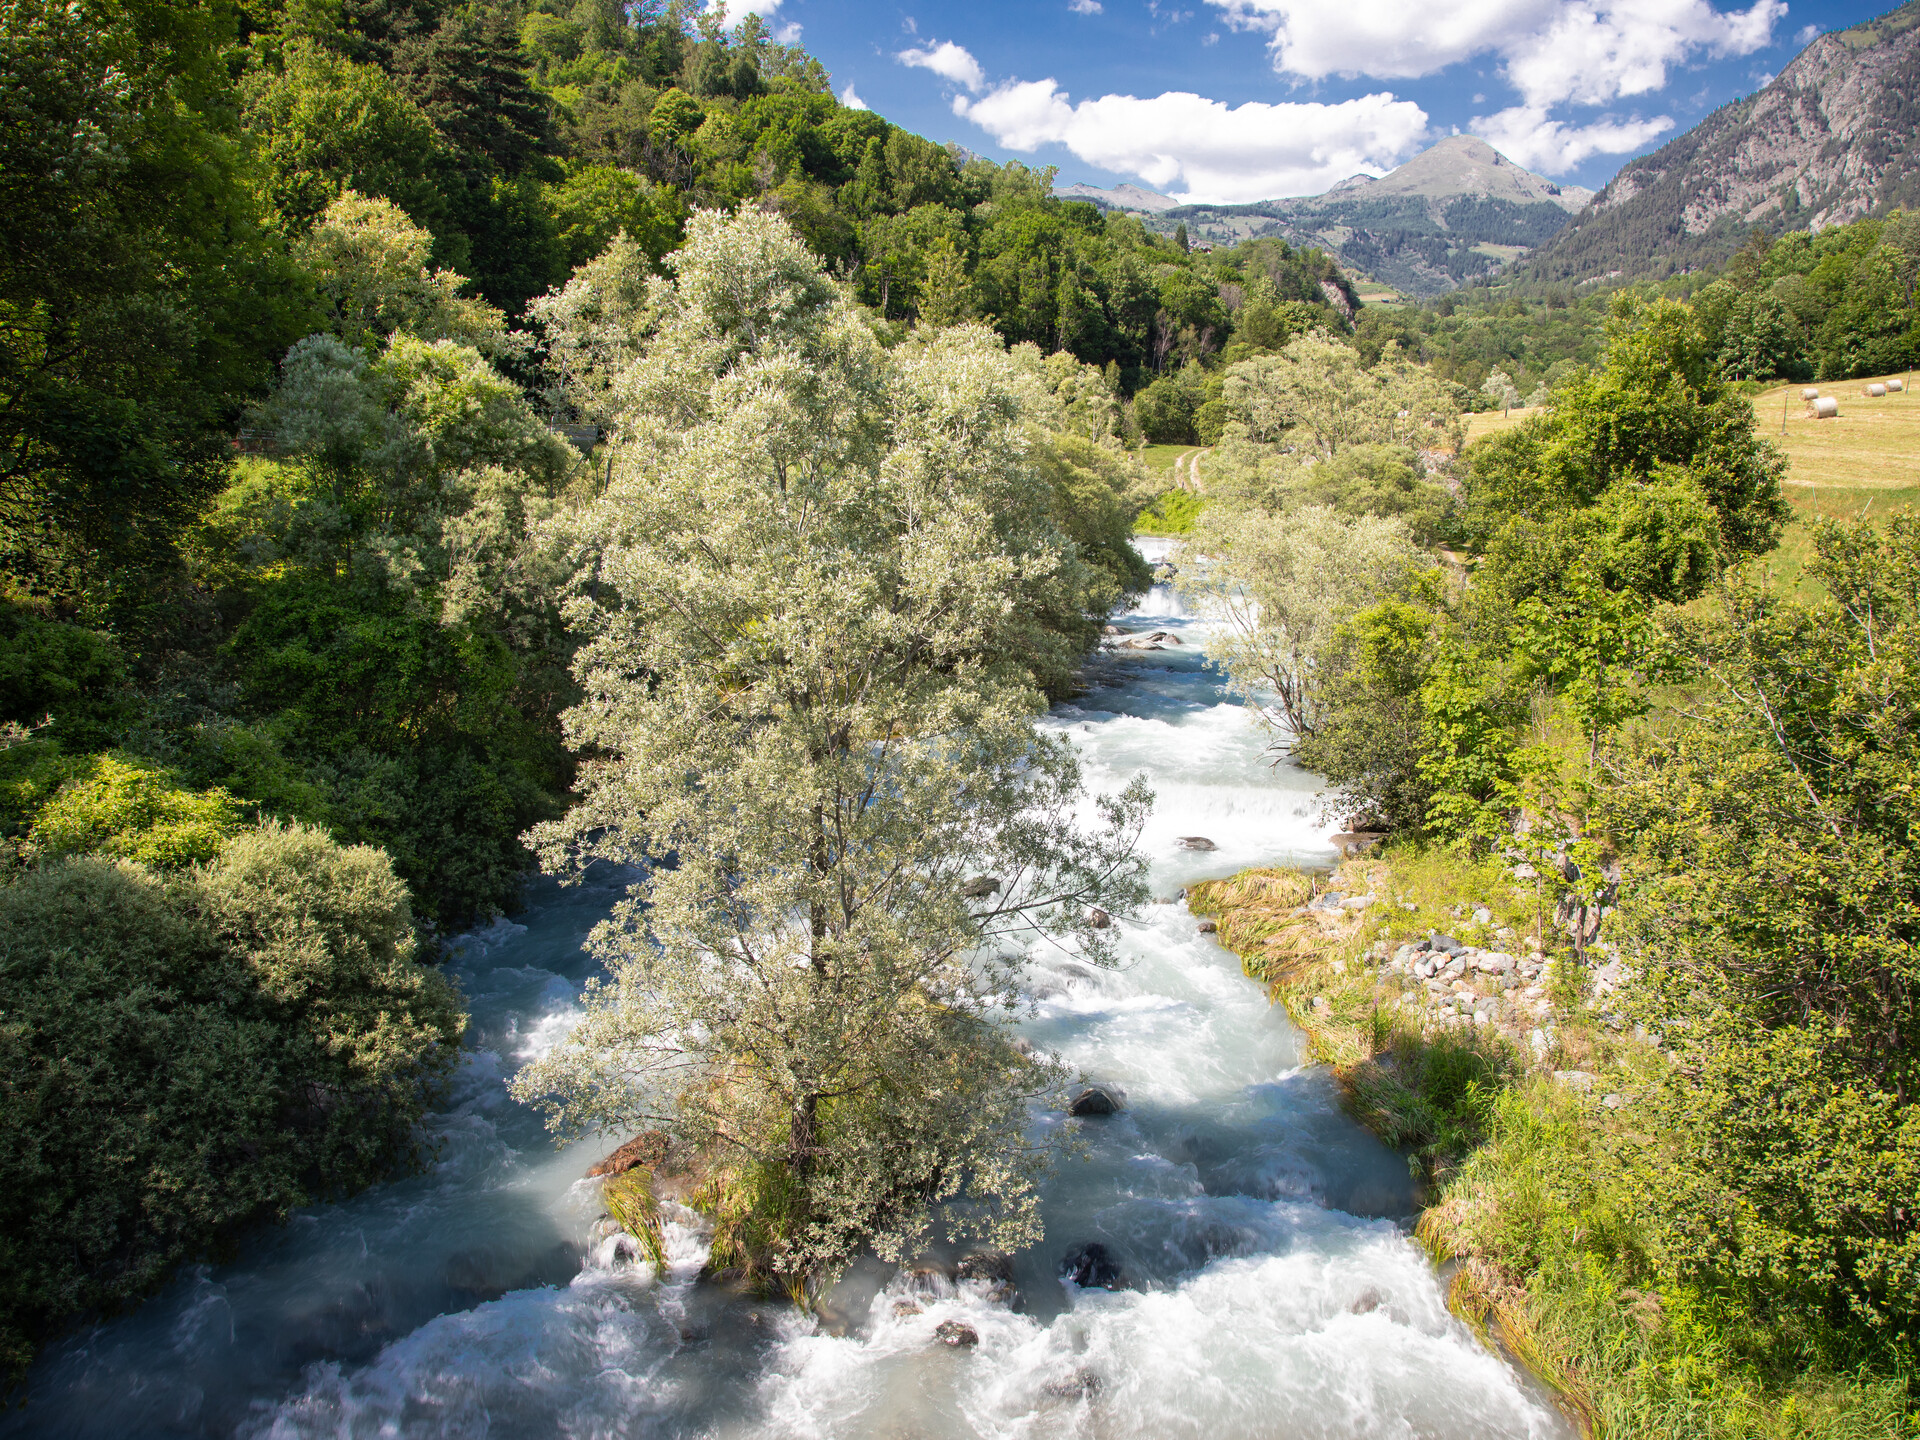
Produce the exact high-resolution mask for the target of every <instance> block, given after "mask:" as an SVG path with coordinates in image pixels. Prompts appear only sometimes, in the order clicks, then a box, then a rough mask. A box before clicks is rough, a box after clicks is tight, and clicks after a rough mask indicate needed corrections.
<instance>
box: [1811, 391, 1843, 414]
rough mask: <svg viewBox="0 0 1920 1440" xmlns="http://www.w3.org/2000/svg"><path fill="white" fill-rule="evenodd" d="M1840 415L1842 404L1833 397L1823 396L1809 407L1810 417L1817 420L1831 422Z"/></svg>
mask: <svg viewBox="0 0 1920 1440" xmlns="http://www.w3.org/2000/svg"><path fill="white" fill-rule="evenodd" d="M1839 413H1840V402H1839V401H1838V400H1836V399H1834V398H1833V396H1831V395H1822V396H1821V397H1820V398H1819V399H1818V400H1814V401H1811V402H1809V404H1808V405H1807V414H1808V416H1809V417H1811V418H1812V419H1815V420H1831V419H1833V418H1834V417H1836V416H1837V415H1839Z"/></svg>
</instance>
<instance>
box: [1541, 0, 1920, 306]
mask: <svg viewBox="0 0 1920 1440" xmlns="http://www.w3.org/2000/svg"><path fill="white" fill-rule="evenodd" d="M1916 134H1920V0H1913V3H1910V4H1907V5H1904V6H1902V7H1901V8H1900V9H1898V10H1895V11H1892V12H1891V13H1889V14H1887V15H1883V16H1881V17H1880V18H1879V19H1877V20H1872V21H1869V22H1867V23H1866V24H1864V25H1857V26H1855V27H1854V28H1853V29H1851V30H1842V31H1838V32H1836V33H1834V34H1831V35H1822V36H1821V37H1819V38H1818V39H1817V40H1815V41H1814V42H1813V43H1812V44H1811V45H1809V46H1807V48H1806V49H1805V50H1803V51H1801V52H1800V54H1799V55H1798V56H1797V57H1796V58H1795V59H1794V60H1793V62H1792V63H1791V64H1789V65H1788V66H1787V67H1786V68H1785V69H1784V70H1782V71H1781V72H1780V73H1779V74H1778V75H1777V76H1775V77H1774V79H1773V80H1772V82H1771V83H1769V84H1768V85H1767V86H1766V88H1764V89H1762V90H1760V91H1759V92H1757V93H1756V94H1753V95H1750V96H1748V97H1747V98H1746V99H1744V100H1736V101H1734V102H1733V103H1732V104H1729V105H1723V106H1721V107H1720V109H1718V110H1716V111H1714V112H1713V114H1711V115H1709V116H1708V117H1707V118H1706V119H1705V120H1703V121H1701V122H1700V123H1699V124H1698V125H1696V126H1694V128H1693V129H1691V130H1689V131H1688V132H1687V133H1686V134H1684V135H1682V136H1680V137H1679V138H1678V139H1676V140H1673V141H1671V142H1669V143H1668V144H1667V145H1665V146H1662V147H1661V148H1660V149H1659V150H1656V151H1655V152H1654V153H1653V154H1651V155H1648V156H1645V157H1643V158H1641V159H1639V160H1634V161H1630V162H1628V164H1627V165H1626V166H1625V167H1624V168H1622V169H1621V171H1620V173H1619V174H1617V175H1616V176H1614V178H1613V179H1612V180H1611V181H1610V182H1609V183H1608V184H1607V185H1606V186H1605V187H1604V188H1603V189H1602V190H1601V191H1600V193H1599V194H1598V195H1596V196H1595V197H1594V199H1593V202H1592V204H1590V205H1589V206H1588V207H1587V208H1586V209H1585V210H1584V211H1582V212H1581V213H1580V215H1579V216H1577V217H1576V218H1575V220H1574V223H1573V224H1572V225H1570V226H1568V227H1567V228H1566V229H1565V230H1563V231H1562V232H1561V233H1560V234H1559V235H1557V236H1555V237H1554V238H1553V239H1552V240H1551V241H1549V242H1548V243H1547V244H1546V245H1543V246H1542V247H1541V248H1540V249H1538V250H1536V251H1535V252H1534V253H1533V254H1532V255H1530V256H1528V257H1527V260H1526V262H1525V264H1524V265H1523V267H1522V270H1521V273H1522V274H1524V275H1525V276H1527V277H1529V278H1534V279H1541V280H1585V279H1593V278H1597V277H1602V276H1609V275H1613V274H1624V275H1629V276H1633V275H1651V274H1671V273H1674V272H1676V271H1682V270H1686V269H1690V268H1693V267H1696V266H1699V265H1702V264H1707V263H1712V262H1714V261H1717V260H1720V259H1723V258H1725V257H1726V256H1727V255H1730V254H1731V253H1732V252H1733V251H1734V250H1736V249H1738V248H1739V246H1740V245H1741V243H1742V242H1743V241H1744V239H1745V236H1746V233H1747V231H1748V230H1749V228H1750V227H1752V226H1755V225H1761V226H1765V227H1766V228H1768V229H1769V230H1809V229H1810V230H1815V231H1818V230H1821V229H1824V228H1825V227H1827V226H1829V225H1837V224H1841V223H1843V222H1845V221H1848V220H1857V219H1859V218H1860V217H1861V216H1863V215H1866V214H1868V213H1870V212H1875V211H1880V210H1887V209H1892V208H1895V207H1896V206H1905V207H1907V208H1912V207H1913V206H1914V205H1915V204H1916V203H1917V202H1920V141H1916Z"/></svg>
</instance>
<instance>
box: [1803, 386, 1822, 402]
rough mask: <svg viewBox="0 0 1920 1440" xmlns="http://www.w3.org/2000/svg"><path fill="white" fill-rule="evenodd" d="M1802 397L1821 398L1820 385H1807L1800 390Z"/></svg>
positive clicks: (1804, 398)
mask: <svg viewBox="0 0 1920 1440" xmlns="http://www.w3.org/2000/svg"><path fill="white" fill-rule="evenodd" d="M1800 398H1801V399H1802V400H1818V399H1819V398H1820V387H1819V386H1817V385H1809V386H1807V388H1806V389H1804V390H1802V391H1801V392H1800Z"/></svg>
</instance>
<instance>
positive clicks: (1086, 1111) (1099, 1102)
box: [1067, 1085, 1121, 1117]
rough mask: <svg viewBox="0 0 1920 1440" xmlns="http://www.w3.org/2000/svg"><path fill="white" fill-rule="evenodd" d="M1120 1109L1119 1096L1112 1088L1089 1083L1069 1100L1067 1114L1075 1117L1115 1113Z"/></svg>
mask: <svg viewBox="0 0 1920 1440" xmlns="http://www.w3.org/2000/svg"><path fill="white" fill-rule="evenodd" d="M1120 1109H1121V1105H1120V1101H1119V1098H1118V1097H1117V1096H1115V1095H1114V1093H1113V1092H1112V1091H1111V1090H1108V1089H1106V1088H1104V1087H1103V1086H1099V1085H1089V1086H1088V1087H1087V1088H1086V1089H1084V1090H1082V1091H1081V1092H1080V1093H1079V1094H1078V1095H1076V1096H1074V1097H1073V1099H1072V1100H1070V1101H1068V1102H1067V1114H1069V1115H1072V1116H1075V1117H1081V1116H1087V1115H1113V1114H1117V1113H1118V1112H1119V1110H1120Z"/></svg>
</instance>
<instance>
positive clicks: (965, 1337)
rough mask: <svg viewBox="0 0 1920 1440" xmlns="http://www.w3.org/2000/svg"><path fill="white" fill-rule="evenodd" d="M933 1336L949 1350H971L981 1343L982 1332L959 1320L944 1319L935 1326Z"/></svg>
mask: <svg viewBox="0 0 1920 1440" xmlns="http://www.w3.org/2000/svg"><path fill="white" fill-rule="evenodd" d="M933 1338H934V1339H935V1340H938V1341H939V1342H940V1343H941V1344H942V1345H945V1346H946V1347H947V1348H948V1349H949V1350H971V1349H972V1348H973V1347H974V1346H976V1345H978V1344H979V1343H980V1332H979V1331H978V1330H976V1329H974V1328H973V1327H972V1326H971V1325H962V1324H961V1323H960V1322H959V1321H958V1320H942V1321H941V1322H940V1323H939V1324H938V1325H936V1326H934V1328H933Z"/></svg>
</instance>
